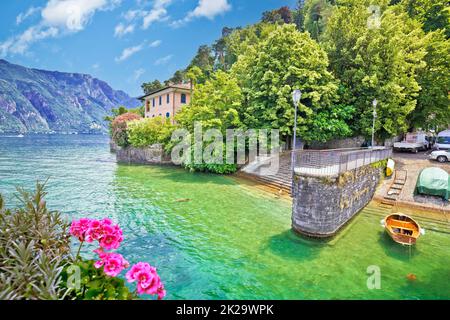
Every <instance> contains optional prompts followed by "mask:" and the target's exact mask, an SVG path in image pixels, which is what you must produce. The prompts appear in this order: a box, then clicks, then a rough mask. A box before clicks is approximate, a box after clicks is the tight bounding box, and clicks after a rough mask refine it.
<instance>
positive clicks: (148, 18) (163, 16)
mask: <svg viewBox="0 0 450 320" xmlns="http://www.w3.org/2000/svg"><path fill="white" fill-rule="evenodd" d="M171 3H172V0H156V1H155V2H154V3H153V7H152V9H151V10H150V11H148V12H146V13H145V14H144V20H143V24H142V28H143V29H148V27H150V26H151V25H152V24H153V23H154V22H157V21H165V20H167V19H168V18H169V16H168V15H167V9H166V8H167V7H168V6H169V5H170V4H171Z"/></svg>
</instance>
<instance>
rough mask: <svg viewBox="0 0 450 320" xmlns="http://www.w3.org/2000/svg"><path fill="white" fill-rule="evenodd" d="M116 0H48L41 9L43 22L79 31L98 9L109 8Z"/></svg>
mask: <svg viewBox="0 0 450 320" xmlns="http://www.w3.org/2000/svg"><path fill="white" fill-rule="evenodd" d="M120 3H121V1H118V0H49V1H48V2H47V5H46V6H45V8H44V9H43V10H42V19H43V22H44V23H45V24H47V25H50V26H54V27H61V28H65V29H67V30H70V31H80V30H83V29H84V27H85V26H86V25H87V24H88V23H89V21H90V20H91V18H92V16H93V15H94V14H95V12H96V11H99V10H103V11H105V10H111V9H113V8H115V7H116V6H117V5H119V4H120Z"/></svg>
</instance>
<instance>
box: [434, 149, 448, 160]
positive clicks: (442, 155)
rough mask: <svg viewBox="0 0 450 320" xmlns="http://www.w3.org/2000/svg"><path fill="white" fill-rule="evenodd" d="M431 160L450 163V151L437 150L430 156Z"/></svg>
mask: <svg viewBox="0 0 450 320" xmlns="http://www.w3.org/2000/svg"><path fill="white" fill-rule="evenodd" d="M430 159H431V160H437V161H439V162H440V163H444V162H447V161H450V150H436V151H433V152H432V153H431V154H430Z"/></svg>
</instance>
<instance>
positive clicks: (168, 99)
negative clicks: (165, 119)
mask: <svg viewBox="0 0 450 320" xmlns="http://www.w3.org/2000/svg"><path fill="white" fill-rule="evenodd" d="M169 103H170V95H169V94H167V104H169Z"/></svg>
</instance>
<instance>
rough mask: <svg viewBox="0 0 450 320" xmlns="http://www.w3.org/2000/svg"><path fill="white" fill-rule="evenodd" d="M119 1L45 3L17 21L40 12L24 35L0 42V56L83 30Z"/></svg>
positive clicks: (92, 0) (57, 0) (82, 0)
mask: <svg viewBox="0 0 450 320" xmlns="http://www.w3.org/2000/svg"><path fill="white" fill-rule="evenodd" d="M121 2H122V0H48V2H47V4H46V5H45V7H44V8H30V9H28V11H27V12H25V13H24V14H21V15H19V16H18V17H17V18H16V22H17V23H18V24H20V23H22V22H23V21H24V19H26V18H28V17H29V16H31V15H32V14H35V13H37V12H39V11H40V13H41V20H40V22H39V23H37V24H36V25H34V26H31V27H29V28H28V29H27V30H25V31H24V32H23V33H21V34H18V35H15V36H13V37H10V38H9V39H7V40H5V41H3V42H0V55H1V56H7V55H10V54H25V53H26V51H27V49H28V47H29V46H30V45H31V44H33V43H35V42H37V41H39V40H44V39H47V38H55V37H57V36H61V35H64V34H69V33H73V32H78V31H81V30H83V29H84V28H85V27H86V25H87V24H88V23H89V21H90V20H91V19H92V17H93V15H94V14H95V13H96V12H97V11H106V10H112V9H114V8H116V7H117V6H118V5H120V4H121Z"/></svg>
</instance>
